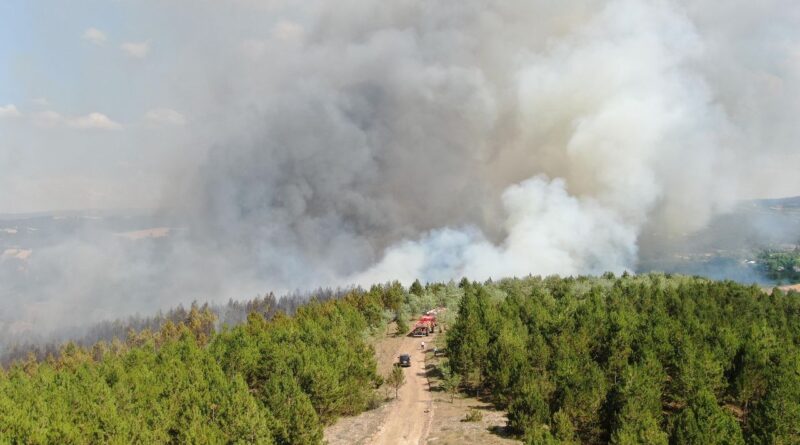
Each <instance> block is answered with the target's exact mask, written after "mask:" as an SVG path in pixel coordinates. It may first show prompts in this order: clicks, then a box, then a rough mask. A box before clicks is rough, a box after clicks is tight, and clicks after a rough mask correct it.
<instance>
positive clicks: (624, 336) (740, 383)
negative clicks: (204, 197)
mask: <svg viewBox="0 0 800 445" xmlns="http://www.w3.org/2000/svg"><path fill="white" fill-rule="evenodd" d="M302 302H303V304H298V303H297V301H294V302H292V301H288V300H287V301H284V302H282V303H279V302H278V301H276V300H275V299H274V298H272V297H269V298H260V299H256V300H253V301H250V302H245V303H234V302H229V303H228V305H227V306H224V307H226V308H227V311H222V312H220V311H219V307H217V310H212V309H213V308H214V307H213V306H208V305H193V306H192V307H191V308H190V309H188V310H183V309H181V310H176V311H170V312H169V313H168V314H167V316H162V317H161V318H159V320H160V321H159V322H158V323H150V324H148V323H145V324H144V326H145V327H144V328H143V329H140V330H133V329H129V330H128V332H126V333H124V334H123V335H122V336H121V337H119V338H116V337H115V338H113V339H112V340H110V341H106V340H100V341H97V342H96V343H94V344H91V345H88V344H79V343H74V342H70V343H66V344H64V345H62V346H61V347H60V348H58V349H57V351H55V352H53V353H48V354H47V355H46V356H45V357H44V358H41V357H39V356H37V353H40V352H41V351H34V352H36V353H31V354H29V355H28V357H27V358H24V359H17V360H15V361H14V362H13V363H12V364H10V365H8V366H5V367H4V368H0V444H2V443H26V444H94V443H111V444H123V443H125V444H127V443H148V444H149V443H208V444H212V443H214V444H217V443H242V444H244V443H248V444H249V443H263V444H319V443H322V441H323V433H322V432H323V427H324V426H325V425H329V424H332V423H333V422H335V421H336V419H337V418H339V417H341V416H349V415H354V414H357V413H359V412H362V411H364V410H368V409H371V408H374V407H376V406H379V405H380V404H381V403H382V400H383V398H382V397H381V396H380V394H382V393H383V391H381V390H379V388H381V385H382V384H383V382H384V379H383V378H382V377H381V376H379V375H378V374H377V367H376V362H375V357H374V351H373V348H372V346H371V342H372V339H374V338H375V335H377V334H378V333H380V334H383V333H385V332H386V329H387V327H388V323H389V322H391V321H393V320H397V321H400V322H401V323H399V324H400V325H402V324H403V323H402V322H403V321H404V320H408V319H410V318H412V317H414V315H415V314H419V313H421V312H424V311H425V310H428V309H430V308H433V307H446V308H447V310H446V311H443V313H442V317H441V322H442V323H443V324H444V325H446V326H447V330H446V354H447V361H446V366H444V369H442V370H441V371H442V372H443V373H444V374H446V375H445V380H446V381H448V382H455V385H454V387H453V388H452V389H453V391H454V393H455V392H458V391H461V392H462V393H464V394H469V395H470V396H475V395H477V396H479V397H480V398H481V399H483V400H486V401H489V402H491V403H493V404H494V405H496V406H497V407H498V408H500V409H503V410H506V411H507V413H508V427H507V430H508V431H509V432H511V434H513V435H514V436H515V437H518V438H520V439H521V440H523V441H525V442H526V443H528V444H578V443H586V444H600V443H612V444H744V443H753V444H797V443H800V294H798V293H796V292H789V293H783V292H781V291H780V290H777V289H776V290H774V291H772V293H765V292H764V291H763V290H762V289H760V288H758V287H756V286H744V285H740V284H736V283H733V282H730V281H725V282H717V281H711V280H707V279H703V278H699V277H687V276H678V275H675V276H670V275H663V274H647V275H639V276H629V275H627V274H625V275H623V276H622V277H615V276H613V275H612V274H605V275H604V276H602V277H576V278H572V277H567V278H559V277H546V278H541V277H527V278H520V279H504V280H500V281H496V282H492V281H487V282H485V283H477V282H470V281H469V280H467V279H463V280H461V282H460V283H456V282H450V283H429V284H426V285H422V284H421V283H419V282H415V283H414V284H412V285H411V286H410V287H409V288H404V287H403V286H402V285H400V284H399V283H396V282H395V283H389V284H386V285H376V286H373V287H371V288H370V289H369V290H363V289H360V288H356V289H351V290H349V291H346V292H344V291H339V292H322V293H321V298H314V297H308V298H303V299H302ZM280 307H283V308H290V310H288V311H287V310H283V309H280ZM220 314H221V315H220ZM225 314H227V315H225ZM221 319H224V320H225V321H221ZM115 326H118V325H116V324H115ZM399 333H400V334H402V332H399Z"/></svg>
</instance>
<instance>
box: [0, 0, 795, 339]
mask: <svg viewBox="0 0 800 445" xmlns="http://www.w3.org/2000/svg"><path fill="white" fill-rule="evenodd" d="M796 11H797V8H795V7H794V4H793V3H792V2H790V1H789V0H772V1H766V2H758V3H753V2H734V4H731V3H725V4H722V3H720V2H712V1H699V2H697V1H695V2H688V1H679V0H674V1H666V0H665V1H658V0H652V1H650V0H648V1H632V0H612V1H602V2H595V1H581V0H572V1H563V2H548V1H532V2H531V1H506V2H483V1H462V2H425V1H419V0H406V1H399V2H392V3H381V2H375V1H368V0H349V1H344V2H324V1H310V2H301V3H297V2H281V1H267V2H251V1H246V0H238V1H231V2H211V1H201V2H189V1H176V2H170V3H169V4H166V5H165V4H163V2H154V1H153V2H143V3H142V4H141V5H139V6H137V7H136V14H135V15H133V16H132V17H133V18H131V19H130V20H131V21H132V23H134V24H145V23H146V25H142V26H143V27H144V28H146V29H148V30H150V32H156V31H159V30H160V31H164V30H165V29H168V31H164V34H161V35H163V36H165V37H164V39H165V40H166V41H167V42H163V43H162V45H165V46H166V45H173V47H174V48H177V50H176V51H174V52H173V54H175V58H174V60H167V61H165V60H160V63H161V64H162V65H160V71H159V73H160V74H159V75H158V80H157V81H154V86H153V88H155V89H157V90H158V91H159V92H160V93H159V94H162V98H161V100H162V101H165V102H169V103H171V104H175V105H173V106H174V107H177V108H179V109H181V110H184V113H185V114H186V122H185V123H183V124H181V129H180V132H179V133H178V134H177V135H176V134H174V133H171V135H170V137H169V138H165V139H163V140H159V138H157V137H152V135H151V136H150V137H148V138H147V139H137V136H136V134H137V133H135V131H138V130H136V129H135V128H134V129H129V128H124V129H122V130H121V131H118V133H120V134H125V132H130V133H131V136H128V138H131V140H132V141H133V142H130V141H129V142H128V143H132V144H136V143H142V144H149V145H148V147H149V148H147V149H145V148H143V149H142V152H143V153H145V154H143V155H142V157H143V158H146V161H142V162H143V163H144V164H143V165H145V166H147V168H145V170H147V171H149V172H150V173H148V175H146V176H144V177H146V178H150V180H148V181H144V182H142V183H139V182H136V181H133V185H128V186H124V187H122V189H121V190H123V192H120V193H119V194H118V195H119V196H120V198H119V204H118V207H121V206H127V205H131V204H135V205H140V204H141V203H142V202H145V203H146V204H147V205H146V207H147V208H148V209H147V210H137V211H124V212H123V211H116V210H101V211H89V212H87V211H82V212H46V213H42V214H39V215H19V214H16V215H7V216H4V217H3V218H2V219H0V226H1V227H0V242H2V245H0V247H2V249H3V252H5V253H3V259H2V260H0V274H1V275H0V333H3V332H4V331H5V332H12V333H17V334H18V333H20V332H22V333H24V332H26V331H29V330H41V329H45V330H47V329H51V328H59V327H65V326H72V325H80V324H83V323H88V322H96V321H99V320H104V319H109V318H114V317H118V316H126V315H129V314H133V313H136V312H139V313H149V312H154V311H156V310H159V309H166V308H169V307H172V306H175V305H177V304H179V303H184V304H185V303H187V302H190V301H192V300H209V301H225V300H227V299H228V298H230V297H234V298H245V297H250V296H253V295H255V294H257V293H263V292H265V291H269V290H275V291H276V292H286V291H292V290H294V289H313V288H316V287H319V286H331V287H337V286H340V287H345V286H350V285H369V284H371V283H374V282H384V281H388V280H395V279H397V280H401V281H403V282H405V283H409V282H411V281H413V280H414V279H416V278H419V279H420V280H422V281H423V282H424V281H433V280H444V281H446V280H449V279H458V278H460V277H462V276H468V277H470V278H471V279H476V280H484V279H487V278H500V277H504V276H514V275H516V276H523V275H528V274H534V275H537V274H541V275H548V274H561V275H574V274H599V273H602V272H605V271H613V272H615V273H620V272H622V271H625V270H629V271H641V270H651V269H658V270H664V269H672V270H676V271H681V272H690V273H691V272H692V271H697V273H704V274H712V275H713V274H714V273H716V272H714V271H713V270H711V269H707V270H704V269H703V267H705V266H696V264H695V263H694V262H691V261H690V262H689V263H682V265H678V266H675V265H674V264H671V263H670V261H671V260H670V259H674V258H675V257H676V256H679V257H687V256H691V255H696V254H697V255H703V254H705V253H708V252H712V253H714V252H717V251H718V250H728V251H732V250H737V249H745V250H746V249H755V248H758V247H760V246H761V245H762V244H763V245H771V244H791V243H797V242H798V240H800V223H798V221H797V218H796V214H795V213H792V212H786V211H784V210H785V209H783V208H781V209H780V210H775V211H764V212H762V210H764V209H768V208H769V205H766V204H765V205H763V206H762V205H761V204H758V203H753V202H752V201H746V200H747V199H750V198H754V197H775V196H783V195H787V196H788V195H797V194H800V177H799V176H798V175H796V174H795V173H794V172H793V169H796V168H797V166H798V165H800V152H798V149H797V147H796V145H795V144H796V142H797V141H798V140H800V138H798V136H800V134H799V133H798V132H800V129H798V127H797V126H796V125H795V122H794V120H795V118H794V117H795V116H796V115H797V112H798V111H800V110H798V108H800V100H798V99H800V33H798V31H797V30H798V29H800V26H798V25H800V17H798V13H797V12H796ZM158 43H159V42H157V41H156V42H154V43H153V48H154V50H153V51H154V53H156V55H157V48H158ZM153 58H154V59H155V58H156V56H155V55H154V56H153ZM156 62H159V60H158V59H157V60H155V61H153V63H156ZM0 100H2V99H0ZM0 105H2V104H0ZM15 110H16V108H15ZM21 114H25V113H24V110H23V113H21ZM163 114H164V113H162V115H163ZM169 116H171V115H169ZM25 119H27V118H26V117H25V116H24V115H23V116H21V117H17V118H16V120H15V121H14V122H11V121H9V120H8V119H5V118H2V115H1V114H0V125H2V127H0V128H2V129H9V128H11V126H12V125H13V126H15V127H23V126H25V125H34V124H33V123H30V122H27V121H25ZM176 119H177V118H176ZM176 119H173V120H176ZM143 128H144V127H143ZM9 131H13V129H12V130H9ZM17 131H18V132H22V130H19V129H18V130H17ZM141 131H145V130H141ZM148 131H150V130H148ZM171 131H173V132H174V131H176V130H171ZM20 134H22V135H20ZM148 134H149V133H148ZM15 136H16V138H17V139H14V140H16V141H19V140H22V139H21V138H23V136H24V133H15ZM115 137H123V136H115ZM137 141H138V142H137ZM52 143H53V144H55V143H56V141H55V140H54V141H52ZM20 146H21V145H14V144H11V145H6V146H3V142H0V147H2V150H3V152H2V153H3V154H4V155H5V157H7V158H11V157H13V156H16V155H15V154H14V150H20V148H19V147H20ZM156 148H157V149H158V150H156ZM26 159H28V161H27V162H30V163H31V165H33V164H34V163H35V162H36V161H37V160H38V159H37V158H26ZM87 162H88V161H87ZM148 169H149V170H148ZM128 179H129V178H128ZM126 180H127V179H126ZM109 181H113V179H109ZM120 181H122V180H120ZM156 186H157V187H156ZM154 187H156V188H157V189H158V192H157V193H153V192H152V189H153V188H154ZM6 190H15V189H13V187H12V188H9V187H7V188H6ZM114 190H117V189H114ZM145 192H146V193H147V197H148V198H147V199H145V198H142V197H141V196H142V195H143V194H144V193H145ZM8 193H11V192H10V191H9V192H8ZM127 195H129V196H127ZM129 198H130V200H129ZM15 199H21V198H20V196H19V195H15V196H4V197H3V198H2V199H0V203H9V202H12V201H13V200H15ZM104 202H105V201H104ZM111 202H112V203H113V202H114V201H113V200H112V201H111ZM748 206H752V207H753V208H756V210H752V209H750V210H747V208H748ZM107 207H109V208H110V207H113V206H110V205H109V206H107ZM789 207H791V206H789ZM731 215H733V216H731ZM737 215H738V216H737ZM742 215H744V216H742ZM753 215H756V216H753ZM757 215H762V216H757ZM764 215H766V216H764ZM709 227H710V228H709ZM723 229H724V230H723ZM713 236H718V237H719V239H714V240H712V239H711V238H712V237H713ZM739 241H742V242H741V243H740V242H739ZM746 255H747V254H746V253H745V254H742V255H741V258H738V257H737V258H738V259H741V260H747V259H748V258H747V257H746ZM686 264H689V265H688V266H686ZM704 264H705V263H704ZM684 266H685V267H684ZM709 271H710V272H709ZM745 272H746V270H745ZM740 273H742V274H740ZM720 274H721V276H726V274H727V276H728V277H732V278H740V279H742V280H744V281H754V280H756V279H758V277H757V276H755V275H752V276H751V275H748V274H747V273H743V272H742V270H738V269H737V270H734V271H732V272H726V273H722V272H720ZM43 327H46V328H43Z"/></svg>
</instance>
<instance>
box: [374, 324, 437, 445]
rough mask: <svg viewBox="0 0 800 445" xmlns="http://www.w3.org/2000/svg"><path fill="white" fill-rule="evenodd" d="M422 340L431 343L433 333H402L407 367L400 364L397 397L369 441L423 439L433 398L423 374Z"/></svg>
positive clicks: (412, 443)
mask: <svg viewBox="0 0 800 445" xmlns="http://www.w3.org/2000/svg"><path fill="white" fill-rule="evenodd" d="M421 341H425V343H426V345H425V347H426V348H430V347H431V345H432V344H433V337H422V338H414V337H406V338H404V339H403V342H402V343H401V347H400V350H398V351H397V355H399V354H401V353H408V354H411V367H409V368H403V371H404V372H405V375H406V383H405V385H403V386H402V387H401V388H400V392H399V396H398V399H397V400H395V401H394V402H392V404H391V406H390V407H389V412H388V415H387V416H386V419H385V421H384V422H383V424H382V425H381V427H380V430H378V432H377V433H376V434H375V435H374V436H373V437H372V440H370V443H372V444H375V445H419V444H423V443H425V438H426V437H427V435H428V430H429V429H430V424H431V420H432V418H433V402H432V399H431V393H430V390H429V387H428V379H427V378H426V377H425V353H424V352H423V351H422V349H421V348H420V342H421Z"/></svg>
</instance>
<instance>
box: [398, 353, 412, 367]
mask: <svg viewBox="0 0 800 445" xmlns="http://www.w3.org/2000/svg"><path fill="white" fill-rule="evenodd" d="M399 365H400V366H402V367H403V368H408V367H409V366H411V356H410V355H408V354H400V361H399Z"/></svg>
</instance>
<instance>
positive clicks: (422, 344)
mask: <svg viewBox="0 0 800 445" xmlns="http://www.w3.org/2000/svg"><path fill="white" fill-rule="evenodd" d="M420 346H422V350H423V351H424V350H425V342H422V343H421V344H420Z"/></svg>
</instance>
